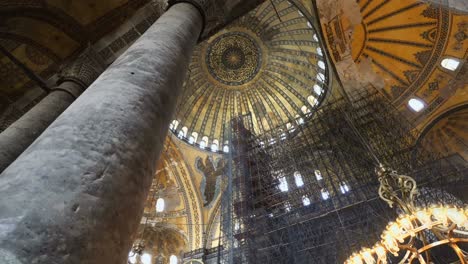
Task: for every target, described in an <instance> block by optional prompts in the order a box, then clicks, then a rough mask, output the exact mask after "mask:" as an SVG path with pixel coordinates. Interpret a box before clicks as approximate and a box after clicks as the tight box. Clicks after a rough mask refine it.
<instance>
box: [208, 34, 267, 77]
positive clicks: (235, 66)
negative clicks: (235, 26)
mask: <svg viewBox="0 0 468 264" xmlns="http://www.w3.org/2000/svg"><path fill="white" fill-rule="evenodd" d="M261 57H262V51H261V48H260V46H259V44H258V43H257V42H256V40H255V39H254V38H252V37H250V36H249V34H247V33H244V32H229V33H224V34H221V35H220V36H218V37H217V38H216V39H215V40H214V41H213V42H211V43H210V44H209V46H208V48H207V53H206V64H207V66H208V71H209V72H210V74H211V75H212V76H213V78H215V79H216V80H218V81H219V82H221V83H223V84H225V85H230V86H236V85H242V84H245V83H247V82H249V81H251V80H252V79H253V78H254V77H255V76H256V75H257V74H258V72H259V70H260V67H261V63H262V59H261Z"/></svg>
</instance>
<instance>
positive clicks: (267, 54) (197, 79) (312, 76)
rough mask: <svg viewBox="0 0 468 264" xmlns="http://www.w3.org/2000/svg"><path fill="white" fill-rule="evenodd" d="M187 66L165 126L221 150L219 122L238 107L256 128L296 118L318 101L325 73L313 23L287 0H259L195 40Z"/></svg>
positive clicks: (259, 130)
mask: <svg viewBox="0 0 468 264" xmlns="http://www.w3.org/2000/svg"><path fill="white" fill-rule="evenodd" d="M189 69H190V71H189V74H188V78H187V80H186V82H185V87H184V94H183V95H182V99H181V100H180V103H179V106H178V111H177V114H176V118H175V120H174V122H173V124H172V125H171V129H172V130H173V131H174V132H175V134H176V135H177V136H178V137H179V138H182V139H184V140H186V141H187V142H188V143H190V144H194V145H198V146H200V147H201V148H204V149H211V150H213V151H223V147H224V145H225V143H226V141H228V135H227V133H226V130H225V128H224V126H225V125H227V124H228V122H229V120H231V119H233V118H235V117H237V116H239V115H247V114H249V115H251V117H252V121H253V127H254V130H255V131H254V132H255V133H264V132H266V131H268V130H271V129H272V128H276V127H278V126H285V130H286V129H289V128H291V127H293V126H295V125H297V124H296V122H295V121H294V120H296V119H299V118H300V117H301V116H302V117H305V116H306V115H309V114H310V113H311V112H313V110H314V109H315V108H316V107H317V106H318V105H319V104H320V102H321V100H322V99H323V97H324V96H325V94H326V93H325V87H326V85H325V83H327V78H328V77H327V76H328V70H327V65H326V63H325V60H324V58H323V51H322V49H321V45H320V43H319V41H318V37H317V33H316V31H315V29H314V28H313V26H312V23H311V22H310V21H309V20H308V19H307V18H306V17H305V16H304V14H303V13H302V12H301V11H299V9H298V7H297V6H296V5H294V4H292V3H291V2H289V1H285V0H274V1H265V3H263V4H262V5H260V6H258V7H257V8H256V9H254V10H252V11H251V12H250V13H248V14H247V15H245V16H243V17H241V18H239V19H238V20H236V21H234V22H233V23H232V24H230V25H229V26H227V27H226V28H224V29H223V30H222V31H220V32H218V33H217V34H215V35H214V36H212V37H211V38H209V39H207V40H206V41H204V42H202V43H200V44H199V45H198V46H197V47H196V49H195V51H194V54H193V57H192V61H191V63H190V68H189ZM288 122H289V127H288V128H286V125H285V124H287V123H288Z"/></svg>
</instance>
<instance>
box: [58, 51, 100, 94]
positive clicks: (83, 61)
mask: <svg viewBox="0 0 468 264" xmlns="http://www.w3.org/2000/svg"><path fill="white" fill-rule="evenodd" d="M104 69H105V67H104V63H103V61H102V60H101V59H100V56H99V54H97V53H96V52H95V51H94V50H93V49H91V48H88V49H87V50H86V51H85V52H83V53H82V54H81V55H80V56H79V57H78V58H77V59H76V60H75V61H74V62H72V63H70V64H68V65H67V66H65V67H64V68H63V69H62V70H61V71H60V73H59V79H58V81H57V84H58V85H59V84H61V83H63V82H66V81H71V82H74V83H77V84H79V85H80V86H82V87H83V89H86V88H88V87H89V86H90V85H91V84H92V83H93V82H94V81H95V80H96V79H97V78H98V77H99V75H101V73H102V72H103V71H104Z"/></svg>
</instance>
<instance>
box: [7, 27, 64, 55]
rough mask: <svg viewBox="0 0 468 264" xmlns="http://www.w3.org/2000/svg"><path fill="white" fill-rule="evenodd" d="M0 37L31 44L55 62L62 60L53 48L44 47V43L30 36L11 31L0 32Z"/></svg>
mask: <svg viewBox="0 0 468 264" xmlns="http://www.w3.org/2000/svg"><path fill="white" fill-rule="evenodd" d="M0 39H7V40H8V39H11V40H14V41H17V42H20V43H23V44H26V45H29V46H31V47H33V48H34V49H36V50H38V51H40V52H41V53H43V54H44V55H45V56H47V57H48V58H50V59H51V60H52V61H54V62H60V61H61V60H62V59H61V58H60V56H59V55H58V54H57V53H55V51H53V50H51V49H50V48H48V47H44V46H43V45H41V44H39V43H38V42H36V41H35V40H33V39H31V38H29V37H25V36H21V35H18V34H14V33H10V32H0Z"/></svg>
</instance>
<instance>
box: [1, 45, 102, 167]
mask: <svg viewBox="0 0 468 264" xmlns="http://www.w3.org/2000/svg"><path fill="white" fill-rule="evenodd" d="M103 70H104V69H103V65H102V64H101V62H100V61H99V59H98V58H97V56H96V54H95V53H93V52H92V50H90V49H88V50H87V51H86V52H85V53H83V54H82V55H81V56H79V57H78V59H77V60H76V61H74V62H73V63H71V64H70V65H68V66H67V67H65V68H64V70H63V71H62V72H61V73H60V78H59V81H58V83H57V86H56V87H54V88H53V89H52V91H51V92H50V93H49V94H48V95H47V96H46V97H45V98H44V99H42V100H41V101H40V102H39V103H38V104H37V105H36V106H34V107H33V108H32V109H31V110H29V111H28V112H27V113H26V114H25V115H23V116H22V117H21V118H20V119H18V120H17V121H16V122H14V123H13V124H11V125H10V126H9V127H8V128H7V129H5V131H3V132H2V133H1V134H0V173H1V172H2V171H4V170H5V169H6V168H7V167H8V166H9V165H10V164H11V163H12V162H13V161H14V160H15V159H16V158H18V156H19V155H21V153H23V151H24V150H25V149H26V148H27V147H29V146H30V145H31V143H32V142H33V141H34V140H36V138H37V137H38V136H39V135H40V134H41V133H42V132H44V130H45V129H46V128H47V127H48V126H49V125H50V124H52V122H53V121H54V120H55V119H56V118H57V117H58V116H59V115H60V114H61V113H62V112H63V111H65V109H67V107H68V106H70V104H71V103H73V101H75V99H76V98H77V97H78V96H79V95H80V94H81V93H82V92H83V91H84V90H85V89H86V88H87V87H88V86H89V85H91V83H93V82H94V80H96V78H97V77H98V76H99V74H100V73H101V72H102V71H103Z"/></svg>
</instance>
